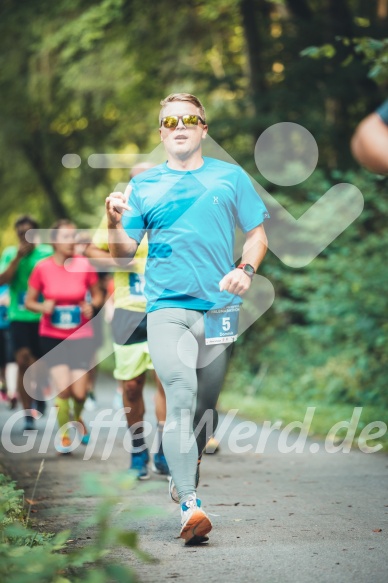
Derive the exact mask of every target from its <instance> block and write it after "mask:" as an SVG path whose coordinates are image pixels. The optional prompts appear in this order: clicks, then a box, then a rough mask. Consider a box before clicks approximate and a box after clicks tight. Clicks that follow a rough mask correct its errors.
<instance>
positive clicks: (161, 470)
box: [152, 453, 170, 478]
mask: <svg viewBox="0 0 388 583" xmlns="http://www.w3.org/2000/svg"><path fill="white" fill-rule="evenodd" d="M152 471H153V472H154V473H155V474H160V475H161V476H167V478H169V476H170V470H169V469H168V464H167V460H166V458H165V456H164V454H163V453H156V454H155V455H154V461H153V464H152Z"/></svg>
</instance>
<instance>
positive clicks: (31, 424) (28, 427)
mask: <svg viewBox="0 0 388 583" xmlns="http://www.w3.org/2000/svg"><path fill="white" fill-rule="evenodd" d="M33 429H35V419H34V418H33V416H32V415H26V416H25V417H24V431H32V430H33Z"/></svg>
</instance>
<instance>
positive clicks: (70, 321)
mask: <svg viewBox="0 0 388 583" xmlns="http://www.w3.org/2000/svg"><path fill="white" fill-rule="evenodd" d="M51 324H52V325H53V326H54V327H55V328H60V329H61V330H71V329H72V328H77V326H80V324H81V308H80V307H79V306H55V308H54V311H53V313H52V314H51Z"/></svg>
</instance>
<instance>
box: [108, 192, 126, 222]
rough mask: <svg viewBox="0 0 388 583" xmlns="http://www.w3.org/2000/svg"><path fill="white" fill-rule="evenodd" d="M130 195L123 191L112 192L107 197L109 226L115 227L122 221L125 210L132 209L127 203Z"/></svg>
mask: <svg viewBox="0 0 388 583" xmlns="http://www.w3.org/2000/svg"><path fill="white" fill-rule="evenodd" d="M127 200H128V195H127V193H126V194H123V193H122V192H112V193H111V194H110V195H109V196H108V197H107V198H106V199H105V208H106V213H107V216H108V227H115V226H116V225H118V224H119V223H120V222H121V215H122V214H123V212H124V211H125V210H127V211H130V210H131V207H130V206H128V204H127Z"/></svg>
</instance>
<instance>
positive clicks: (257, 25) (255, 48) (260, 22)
mask: <svg viewBox="0 0 388 583" xmlns="http://www.w3.org/2000/svg"><path fill="white" fill-rule="evenodd" d="M240 14H241V19H242V25H243V28H244V31H245V39H246V46H247V54H248V63H249V71H250V88H251V95H252V103H253V106H254V109H255V114H256V115H257V116H260V115H263V107H262V103H263V100H262V96H263V93H266V92H267V83H266V80H265V73H266V70H265V61H264V56H263V52H264V42H263V41H264V33H265V30H268V29H269V14H270V5H269V4H268V3H267V2H266V1H265V0H240ZM259 102H261V107H260V108H259Z"/></svg>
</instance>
